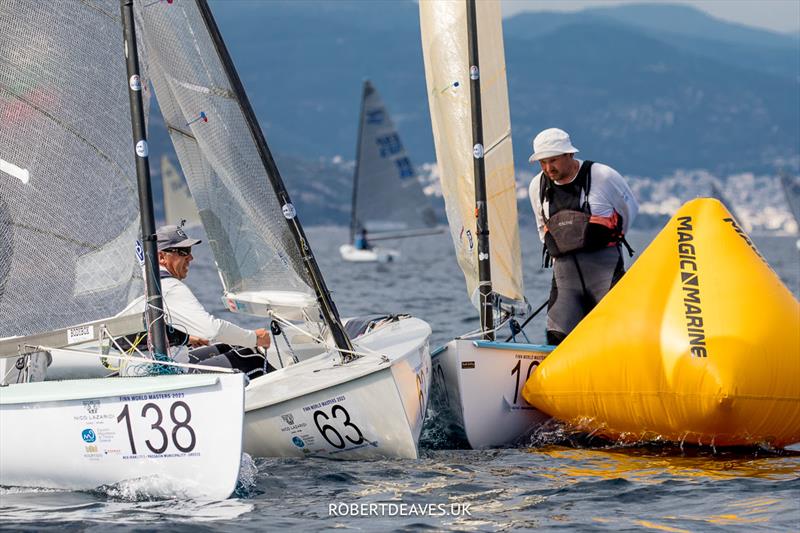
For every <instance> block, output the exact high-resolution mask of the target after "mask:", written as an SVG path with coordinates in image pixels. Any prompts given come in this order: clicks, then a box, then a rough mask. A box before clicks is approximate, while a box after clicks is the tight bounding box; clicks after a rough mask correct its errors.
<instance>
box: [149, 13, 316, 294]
mask: <svg viewBox="0 0 800 533" xmlns="http://www.w3.org/2000/svg"><path fill="white" fill-rule="evenodd" d="M139 11H140V14H141V16H142V18H143V20H144V24H143V25H142V29H143V32H142V33H143V35H144V40H145V43H146V45H147V46H146V50H147V52H148V62H149V67H150V72H151V75H152V80H153V87H154V88H155V92H156V96H157V98H158V102H159V105H160V107H161V111H162V114H163V116H164V120H165V122H166V124H167V128H168V131H169V134H170V136H171V137H172V141H173V144H174V145H175V149H176V152H177V154H178V158H179V160H180V163H181V167H182V168H183V171H184V174H185V176H186V180H187V182H188V184H189V189H190V190H191V193H192V197H193V198H194V201H195V203H196V205H197V208H198V210H199V212H200V218H201V220H202V222H203V226H204V227H205V230H206V233H207V235H208V240H209V243H210V245H211V249H212V252H213V254H214V259H215V261H216V264H217V268H218V270H219V273H220V277H221V279H222V283H223V287H224V290H225V291H226V293H241V292H245V291H264V290H271V291H291V292H294V293H301V294H303V295H306V296H307V297H308V298H307V301H310V302H312V303H313V299H314V294H315V293H314V290H313V289H312V286H313V285H312V281H311V279H310V277H309V275H308V274H307V272H306V271H305V270H304V267H303V262H302V257H301V254H300V251H299V250H298V247H297V245H296V243H295V241H294V239H293V236H292V234H291V232H290V229H289V226H288V224H287V223H286V220H285V219H284V217H293V216H294V213H293V212H291V211H289V210H287V211H286V212H282V210H281V202H280V200H279V199H278V198H277V196H276V195H275V193H274V192H273V191H272V190H271V188H270V187H269V177H268V174H267V170H266V168H265V165H264V162H263V161H262V157H261V154H260V153H259V151H258V148H257V145H256V143H255V141H254V139H253V136H252V135H251V132H250V131H249V130H248V125H247V121H246V117H245V115H244V113H243V111H242V106H241V102H240V101H239V100H238V97H237V94H236V90H235V88H234V87H233V85H232V83H231V80H229V79H228V77H227V75H226V73H225V68H224V65H223V60H222V58H221V56H220V53H219V50H218V48H217V45H216V43H215V42H214V39H213V38H212V36H211V34H210V32H209V30H208V28H207V26H206V23H205V22H204V20H203V18H202V15H201V13H200V9H199V8H198V5H197V4H196V3H195V2H176V3H174V4H167V3H163V2H159V3H157V4H153V5H149V6H144V7H141V8H140V10H139Z"/></svg>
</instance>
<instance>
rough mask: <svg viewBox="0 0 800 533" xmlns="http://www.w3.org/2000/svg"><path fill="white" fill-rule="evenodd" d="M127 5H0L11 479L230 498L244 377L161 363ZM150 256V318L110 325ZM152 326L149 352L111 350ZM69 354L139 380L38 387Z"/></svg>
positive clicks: (1, 351) (4, 475)
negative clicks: (143, 483)
mask: <svg viewBox="0 0 800 533" xmlns="http://www.w3.org/2000/svg"><path fill="white" fill-rule="evenodd" d="M123 8H124V10H123V11H124V15H123V16H122V17H121V15H120V2H118V1H115V0H103V1H100V0H98V1H94V2H90V3H87V2H81V1H77V0H74V1H71V0H65V1H62V2H59V3H58V4H53V3H50V2H31V1H23V0H9V1H6V2H3V3H2V4H0V123H2V125H3V126H2V128H0V242H2V246H0V385H1V386H0V485H4V486H22V487H45V488H57V489H73V490H91V489H95V488H97V487H100V486H102V485H109V484H117V483H123V482H127V481H130V480H140V479H145V480H148V481H149V482H152V483H148V486H152V487H153V488H154V490H156V491H159V492H160V493H162V494H163V493H165V492H166V493H169V494H172V493H174V492H175V491H177V492H178V493H179V494H180V495H181V496H183V497H189V498H203V499H205V498H211V499H223V498H227V497H228V496H230V494H231V493H232V492H233V490H234V488H235V486H236V480H237V477H238V473H239V466H240V461H241V451H242V427H243V403H244V380H243V376H242V375H241V374H232V373H228V374H193V375H189V374H176V373H170V372H169V371H168V370H167V368H166V365H167V364H168V363H167V362H166V361H165V362H164V363H163V365H154V364H153V363H154V361H153V359H152V358H153V357H157V354H158V353H165V351H166V347H165V344H164V342H163V340H164V339H163V335H161V333H163V332H164V330H163V321H162V320H161V318H160V315H161V313H159V312H158V310H157V309H156V306H157V305H158V304H157V302H158V298H159V297H158V294H159V286H158V283H157V281H158V280H155V282H153V278H152V272H153V268H152V266H153V264H154V262H155V257H154V254H155V243H154V242H153V241H152V240H148V239H145V240H144V244H141V242H140V243H139V247H138V249H137V250H136V253H134V250H135V247H134V244H135V243H136V241H137V236H138V234H139V232H140V225H141V228H142V231H143V233H144V235H151V234H152V233H154V228H153V227H152V219H153V216H152V212H153V209H152V203H151V198H150V186H149V176H148V174H147V172H146V169H147V141H146V136H145V135H144V119H143V115H144V109H143V107H142V105H141V92H142V90H141V89H142V82H141V80H142V76H141V75H140V73H139V72H138V67H137V56H136V39H135V33H134V31H133V26H132V20H133V19H132V14H131V1H130V0H128V1H127V2H123ZM121 18H122V19H123V20H124V22H125V23H126V24H125V31H124V35H125V41H124V44H125V46H124V48H123V24H122V21H121ZM126 55H127V57H128V67H129V70H128V74H127V75H126V72H125V58H126ZM145 79H146V77H145ZM132 120H133V122H132ZM132 124H133V128H132ZM132 129H133V132H134V134H133V136H132V135H131V131H132ZM134 139H135V145H136V149H135V153H134ZM137 173H138V187H137ZM137 189H138V199H137ZM137 255H138V260H137ZM139 261H141V262H142V263H143V264H144V269H145V272H146V273H147V274H148V276H147V278H146V279H148V282H147V283H146V285H147V292H148V297H149V301H151V302H153V304H154V306H151V307H150V309H148V312H147V317H146V321H145V320H144V319H143V316H142V315H141V314H139V315H138V316H128V317H121V318H113V317H114V315H115V314H116V313H117V312H118V311H119V310H121V309H122V308H123V307H124V306H125V305H126V304H127V303H128V301H129V300H131V299H132V298H134V297H135V296H137V295H138V294H141V293H142V291H143V290H144V289H143V283H142V282H143V279H142V274H141V272H142V271H141V268H140V263H139ZM143 324H148V325H149V326H150V327H149V328H148V329H149V330H150V333H151V335H150V338H151V339H152V344H153V346H152V351H153V352H154V353H153V355H149V354H148V357H149V358H146V357H138V358H137V357H135V356H133V355H131V354H121V355H120V352H115V351H114V350H112V349H111V345H112V344H113V342H114V341H113V339H114V338H116V337H118V336H120V335H124V334H127V333H133V332H136V331H139V330H141V329H142V328H143ZM91 344H94V345H95V346H97V345H98V344H99V345H100V346H101V347H103V350H102V351H100V352H98V351H91V350H88V349H84V348H85V347H86V346H88V345H91ZM68 352H69V353H72V354H83V355H84V357H88V358H89V360H92V361H97V360H98V355H101V356H102V358H103V359H104V360H105V361H107V365H108V367H114V370H113V371H112V370H111V369H110V368H108V367H107V368H105V370H106V374H112V373H114V374H118V375H123V374H124V375H127V376H131V377H108V378H96V379H74V380H61V381H41V380H42V378H44V377H45V376H44V374H45V373H46V372H47V370H48V369H47V364H48V360H50V359H53V360H55V359H59V358H60V357H62V356H64V355H65V354H66V353H68ZM115 353H116V354H118V355H115ZM169 368H174V367H169ZM154 372H155V375H151V374H154ZM139 375H142V377H138V376H139ZM159 487H160V488H159Z"/></svg>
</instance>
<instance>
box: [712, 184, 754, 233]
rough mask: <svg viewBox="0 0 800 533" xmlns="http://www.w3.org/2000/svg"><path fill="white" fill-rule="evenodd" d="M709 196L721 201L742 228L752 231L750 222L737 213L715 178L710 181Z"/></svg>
mask: <svg viewBox="0 0 800 533" xmlns="http://www.w3.org/2000/svg"><path fill="white" fill-rule="evenodd" d="M710 196H711V198H716V199H717V200H719V201H720V202H722V205H724V206H725V209H727V210H728V211H729V212H730V213H731V215H733V218H735V219H736V221H737V222H738V224H739V226H740V227H741V228H742V229H744V230H745V231H747V232H750V231H752V229H753V228H752V224H750V223H749V222H748V221H747V219H745V218H742V216H741V214H739V212H738V211H737V210H736V209H734V207H733V204H732V203H731V202H730V201H729V200H728V198H727V196H726V195H725V193H723V192H722V188H721V187H720V186H719V185H717V182H716V180H714V181H712V182H711V193H710Z"/></svg>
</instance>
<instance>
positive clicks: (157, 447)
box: [117, 401, 197, 455]
mask: <svg viewBox="0 0 800 533" xmlns="http://www.w3.org/2000/svg"><path fill="white" fill-rule="evenodd" d="M151 413H154V414H155V416H154V418H155V421H154V422H152V424H151V425H150V429H151V430H152V432H151V435H149V437H150V438H148V439H147V440H145V441H144V443H145V445H147V449H149V450H150V451H151V452H153V453H157V454H161V453H164V452H165V451H166V449H167V447H168V446H169V444H170V442H172V444H173V446H175V448H177V449H178V450H180V451H182V452H183V453H189V452H191V451H192V450H194V447H195V445H196V444H197V435H195V432H194V429H193V428H192V426H191V425H189V422H191V420H192V410H191V409H190V408H189V405H188V404H187V403H186V402H182V401H177V402H175V403H173V404H172V406H170V409H169V417H170V420H172V432H171V435H168V434H167V431H166V430H165V429H164V428H163V427H162V425H161V424H162V422H163V421H164V414H163V413H162V412H161V407H159V406H158V404H155V403H152V402H149V403H146V404H145V405H144V407H142V411H141V415H140V416H141V417H142V418H144V419H146V420H148V421H150V420H152V418H149V417H153V415H152V414H151ZM122 421H125V427H126V428H127V430H128V442H129V443H130V445H131V453H132V454H133V455H136V453H137V452H136V442H135V439H134V436H133V425H132V424H131V412H130V409H129V406H128V404H125V407H123V408H122V412H120V414H119V416H117V422H122ZM170 437H171V438H170Z"/></svg>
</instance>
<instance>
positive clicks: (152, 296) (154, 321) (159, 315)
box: [120, 0, 168, 356]
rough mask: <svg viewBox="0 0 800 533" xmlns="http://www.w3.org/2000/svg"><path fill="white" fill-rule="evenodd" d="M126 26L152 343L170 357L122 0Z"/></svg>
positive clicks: (128, 3) (129, 23)
mask: <svg viewBox="0 0 800 533" xmlns="http://www.w3.org/2000/svg"><path fill="white" fill-rule="evenodd" d="M120 8H121V11H122V27H123V32H124V40H125V57H126V62H127V68H128V96H129V97H130V105H131V128H132V131H133V141H134V142H135V143H136V178H137V181H138V184H139V212H140V215H141V224H142V244H143V246H144V258H145V261H144V272H145V288H146V289H145V290H146V293H145V294H146V296H147V305H146V306H145V316H146V320H147V330H148V344H149V345H150V350H151V352H153V353H154V354H155V355H159V354H160V355H163V356H166V355H167V353H168V352H167V348H168V344H167V329H166V325H165V323H164V301H163V299H162V297H161V278H160V276H159V273H158V272H159V269H158V245H157V239H158V238H157V237H156V225H155V216H154V214H153V191H152V188H151V186H150V164H149V161H150V160H149V157H148V146H147V133H146V131H145V124H144V106H143V104H142V81H141V77H140V75H139V52H138V50H137V48H136V26H135V23H134V18H133V0H120Z"/></svg>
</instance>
